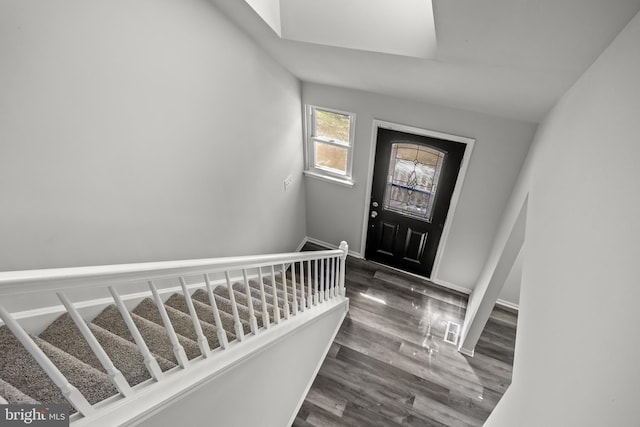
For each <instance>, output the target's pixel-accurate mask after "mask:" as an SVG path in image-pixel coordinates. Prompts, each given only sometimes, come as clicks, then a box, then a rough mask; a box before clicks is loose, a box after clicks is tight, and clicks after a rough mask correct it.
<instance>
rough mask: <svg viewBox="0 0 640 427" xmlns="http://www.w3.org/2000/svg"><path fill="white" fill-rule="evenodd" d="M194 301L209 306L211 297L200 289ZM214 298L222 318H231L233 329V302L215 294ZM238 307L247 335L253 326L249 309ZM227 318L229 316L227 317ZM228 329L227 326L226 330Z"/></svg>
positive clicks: (194, 296) (240, 305)
mask: <svg viewBox="0 0 640 427" xmlns="http://www.w3.org/2000/svg"><path fill="white" fill-rule="evenodd" d="M191 296H192V297H193V299H194V300H196V301H200V302H201V303H203V304H207V305H209V295H207V292H206V291H204V290H203V289H198V290H197V291H195V292H194V293H193V294H192V295H191ZM213 297H214V298H215V299H216V306H217V307H218V311H219V312H220V317H222V314H223V313H225V314H227V315H228V316H230V318H231V322H232V323H231V328H232V329H231V330H232V331H235V329H233V328H234V327H233V324H234V323H233V322H234V321H233V311H232V309H231V301H230V300H229V299H227V298H225V297H222V296H220V295H218V294H216V293H215V292H214V294H213ZM237 307H238V316H239V317H240V322H241V323H242V328H243V330H244V332H245V333H246V334H248V333H250V332H251V326H249V309H248V308H247V307H245V306H243V305H242V304H237ZM225 317H227V316H225ZM226 328H227V327H226V326H225V330H227V329H226Z"/></svg>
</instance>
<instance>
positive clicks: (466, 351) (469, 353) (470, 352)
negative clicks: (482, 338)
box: [458, 347, 476, 357]
mask: <svg viewBox="0 0 640 427" xmlns="http://www.w3.org/2000/svg"><path fill="white" fill-rule="evenodd" d="M458 351H459V352H460V353H462V354H464V355H465V356H469V357H473V355H474V354H475V352H476V351H475V349H473V350H467V349H466V348H462V347H460V348H459V349H458Z"/></svg>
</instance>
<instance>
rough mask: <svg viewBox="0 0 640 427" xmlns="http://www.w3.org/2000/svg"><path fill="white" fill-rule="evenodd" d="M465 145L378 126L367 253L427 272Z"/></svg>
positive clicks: (410, 268)
mask: <svg viewBox="0 0 640 427" xmlns="http://www.w3.org/2000/svg"><path fill="white" fill-rule="evenodd" d="M465 148H466V145H465V144H463V143H460V142H453V141H447V140H444V139H437V138H432V137H428V136H421V135H413V134H410V133H405V132H400V131H396V130H391V129H383V128H379V129H378V137H377V146H376V157H375V165H374V171H373V186H372V189H371V206H369V231H368V233H367V245H366V250H365V257H366V258H367V259H370V260H372V261H378V262H381V263H383V264H387V265H390V266H392V267H397V268H400V269H402V270H405V271H410V272H412V273H417V274H420V275H422V276H426V277H430V276H431V270H432V268H433V263H434V261H435V257H436V252H437V250H438V244H439V243H440V237H441V236H442V229H443V228H444V222H445V219H446V217H447V212H448V211H449V204H450V202H451V196H452V195H453V190H454V188H455V185H456V180H457V178H458V172H459V171H460V165H461V164H462V158H463V156H464V151H465Z"/></svg>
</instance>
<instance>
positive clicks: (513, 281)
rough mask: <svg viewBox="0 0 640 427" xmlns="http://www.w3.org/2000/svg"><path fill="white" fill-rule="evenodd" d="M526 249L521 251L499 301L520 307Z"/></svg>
mask: <svg viewBox="0 0 640 427" xmlns="http://www.w3.org/2000/svg"><path fill="white" fill-rule="evenodd" d="M523 252H524V248H522V249H521V250H520V253H519V254H518V256H517V258H516V261H515V263H514V264H513V267H512V268H511V272H510V273H509V275H508V276H507V280H505V281H504V286H503V287H502V290H501V291H500V295H498V299H499V300H500V301H502V302H507V303H509V304H512V305H518V304H519V301H520V283H521V282H522V258H523V255H522V254H523Z"/></svg>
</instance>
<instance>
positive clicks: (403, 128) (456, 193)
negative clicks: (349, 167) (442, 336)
mask: <svg viewBox="0 0 640 427" xmlns="http://www.w3.org/2000/svg"><path fill="white" fill-rule="evenodd" d="M380 128H383V129H390V130H395V131H399V132H406V133H412V134H415V135H421V136H430V137H433V138H439V139H445V140H448V141H453V142H460V143H463V144H466V146H467V147H466V149H465V151H464V156H463V158H462V163H461V165H460V170H459V171H458V179H457V181H456V185H455V187H454V189H453V195H452V196H451V202H450V203H449V212H448V213H447V219H446V220H445V223H444V228H443V229H442V237H441V238H440V243H439V244H438V250H437V251H436V258H435V260H434V262H433V269H432V270H431V277H430V280H432V281H436V280H438V273H439V272H440V261H441V258H442V253H443V252H444V248H445V246H446V245H447V240H448V238H449V230H450V228H451V221H452V219H453V216H454V214H455V210H456V207H457V205H458V199H459V198H460V192H461V191H462V185H463V182H464V178H465V176H466V174H467V168H468V167H469V160H470V159H471V153H472V152H473V147H474V145H475V142H476V140H475V139H474V138H468V137H466V136H459V135H453V134H449V133H443V132H438V131H435V130H429V129H423V128H418V127H414V126H408V125H403V124H400V123H393V122H388V121H385V120H379V119H374V120H373V125H372V130H371V147H370V150H369V167H368V170H367V182H366V193H365V205H364V214H363V220H362V240H361V242H360V247H361V248H362V253H363V254H364V253H365V249H366V245H367V233H368V232H369V227H368V225H369V206H370V205H371V188H372V186H373V168H374V165H375V160H376V146H377V144H378V129H380Z"/></svg>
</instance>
